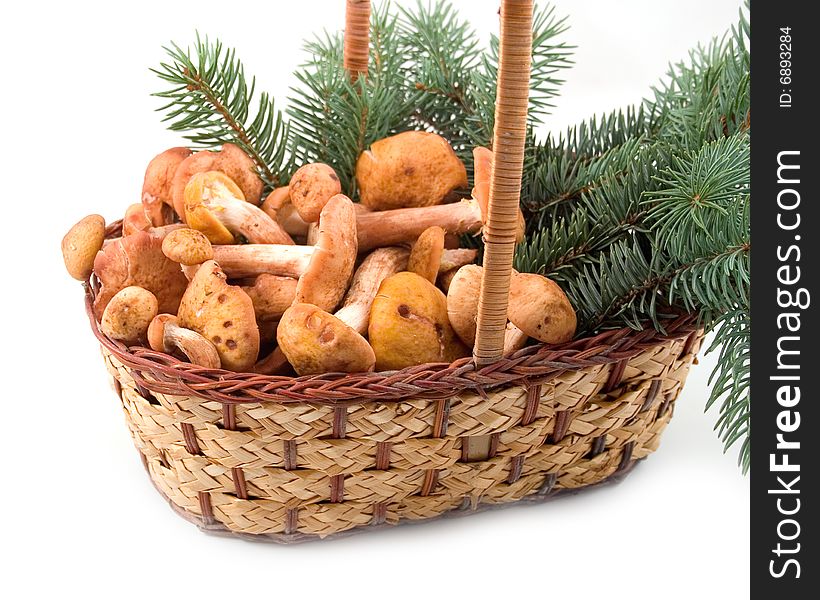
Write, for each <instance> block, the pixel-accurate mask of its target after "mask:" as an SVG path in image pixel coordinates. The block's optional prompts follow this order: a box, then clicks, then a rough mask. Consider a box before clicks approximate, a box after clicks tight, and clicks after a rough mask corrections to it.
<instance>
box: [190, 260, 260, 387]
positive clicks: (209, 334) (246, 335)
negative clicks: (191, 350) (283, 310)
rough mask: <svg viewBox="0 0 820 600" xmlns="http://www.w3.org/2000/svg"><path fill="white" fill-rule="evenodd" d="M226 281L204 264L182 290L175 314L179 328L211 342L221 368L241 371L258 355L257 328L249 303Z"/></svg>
mask: <svg viewBox="0 0 820 600" xmlns="http://www.w3.org/2000/svg"><path fill="white" fill-rule="evenodd" d="M227 279H228V278H227V277H226V276H225V273H223V272H222V269H220V268H219V265H218V264H217V263H216V262H214V261H212V260H209V261H206V262H204V263H203V264H202V266H200V268H199V270H198V271H197V272H196V274H195V275H194V277H193V279H191V283H190V285H188V289H187V290H185V295H184V296H183V297H182V301H181V302H180V304H179V312H178V313H177V315H178V317H179V325H180V326H181V327H185V328H186V329H192V330H193V331H196V332H197V333H199V334H201V335H202V336H203V337H205V338H206V339H207V340H209V341H210V342H212V343H213V345H214V346H215V347H216V351H217V353H218V354H219V358H220V360H221V362H222V366H223V367H224V368H225V369H230V370H231V371H245V370H248V369H250V368H251V367H252V366H253V364H254V362H256V358H257V355H258V354H259V328H258V327H257V326H256V317H255V314H254V310H253V302H251V299H250V298H249V297H248V295H247V294H246V293H245V292H244V291H242V288H240V287H238V286H234V285H228V281H227Z"/></svg>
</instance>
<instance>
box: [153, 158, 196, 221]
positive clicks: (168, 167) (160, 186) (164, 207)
mask: <svg viewBox="0 0 820 600" xmlns="http://www.w3.org/2000/svg"><path fill="white" fill-rule="evenodd" d="M190 155H191V151H190V150H189V149H188V148H169V149H168V150H166V151H165V152H162V153H160V154H157V155H156V156H155V157H154V158H153V159H151V162H149V163H148V167H147V168H146V169H145V179H144V180H143V182H142V204H143V206H144V207H145V214H146V216H147V217H148V219H149V220H150V221H151V225H152V226H154V227H160V226H161V225H165V224H166V223H168V222H170V219H169V216H170V215H169V214H168V213H169V212H171V211H172V210H173V208H174V201H173V198H172V195H171V185H172V183H173V181H174V174H176V171H177V168H178V167H179V165H180V164H182V161H183V160H185V159H186V158H188V157H189V156H190Z"/></svg>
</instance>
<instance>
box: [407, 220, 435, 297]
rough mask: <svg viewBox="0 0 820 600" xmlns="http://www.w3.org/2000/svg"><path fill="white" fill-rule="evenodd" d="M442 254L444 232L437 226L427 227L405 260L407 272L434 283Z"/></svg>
mask: <svg viewBox="0 0 820 600" xmlns="http://www.w3.org/2000/svg"><path fill="white" fill-rule="evenodd" d="M443 253H444V230H443V229H442V228H441V227H439V226H438V225H434V226H433V227H428V228H427V229H425V230H424V231H423V232H422V234H421V235H420V236H419V238H418V239H417V240H416V242H415V243H414V244H413V249H412V250H411V251H410V258H409V259H408V260H407V270H408V271H411V272H412V273H416V274H417V275H421V276H422V277H424V278H425V279H426V280H427V281H429V282H430V283H435V282H436V277H438V270H439V267H441V256H442V254H443Z"/></svg>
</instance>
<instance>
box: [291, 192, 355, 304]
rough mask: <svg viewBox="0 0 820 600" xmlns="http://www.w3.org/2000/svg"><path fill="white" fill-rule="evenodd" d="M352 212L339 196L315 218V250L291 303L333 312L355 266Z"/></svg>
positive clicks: (348, 199)
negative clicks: (317, 228)
mask: <svg viewBox="0 0 820 600" xmlns="http://www.w3.org/2000/svg"><path fill="white" fill-rule="evenodd" d="M357 251H358V244H357V240H356V211H355V209H354V208H353V202H351V201H350V198H348V197H347V196H345V195H343V194H337V195H335V196H333V198H331V199H330V200H329V201H328V203H327V205H325V207H324V208H323V209H322V214H321V215H320V216H319V232H318V238H317V241H316V246H315V251H314V252H313V254H312V255H311V257H310V263H309V264H308V267H307V270H306V271H305V272H304V274H303V275H302V276H301V277H300V278H299V283H298V285H297V286H296V298H295V299H294V302H296V303H303V304H315V305H316V306H318V307H319V308H321V309H322V310H325V311H328V312H331V311H333V310H334V309H335V308H336V306H337V305H338V304H339V302H340V301H341V300H342V297H343V296H344V294H345V291H346V290H347V285H348V283H349V282H350V277H351V275H352V274H353V267H354V266H355V263H356V253H357Z"/></svg>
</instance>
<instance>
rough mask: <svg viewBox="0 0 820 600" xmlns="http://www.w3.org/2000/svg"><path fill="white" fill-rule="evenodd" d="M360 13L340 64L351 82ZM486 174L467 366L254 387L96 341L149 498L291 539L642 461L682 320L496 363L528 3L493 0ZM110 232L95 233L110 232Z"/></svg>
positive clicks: (353, 6)
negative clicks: (494, 67) (495, 43)
mask: <svg viewBox="0 0 820 600" xmlns="http://www.w3.org/2000/svg"><path fill="white" fill-rule="evenodd" d="M369 15H370V2H369V1H368V0H347V21H346V27H345V51H344V64H345V68H346V69H347V72H348V73H349V75H350V77H351V80H353V81H356V80H358V79H359V78H361V77H366V76H367V62H368V61H367V57H368V33H369ZM500 21H501V30H500V47H499V70H498V93H497V98H496V114H495V129H494V139H493V168H492V174H491V178H490V185H489V204H488V214H487V222H486V223H485V225H484V229H483V239H484V247H485V252H484V269H483V273H484V275H483V278H482V285H481V293H480V298H479V305H478V306H479V308H478V320H477V335H476V345H475V348H474V357H471V358H464V359H461V360H459V361H456V362H455V363H453V364H449V365H448V364H425V365H419V366H415V367H410V368H407V369H404V370H402V371H396V372H381V373H359V374H348V375H344V374H326V375H319V376H308V377H297V378H291V377H281V376H264V375H257V374H253V373H233V372H230V371H223V370H214V369H211V370H209V369H203V368H201V367H198V366H196V365H192V364H189V363H181V362H179V361H178V360H177V359H175V358H173V357H172V356H169V355H167V354H162V353H158V352H153V351H151V350H149V349H146V348H142V347H134V348H126V347H125V346H123V345H122V344H120V343H118V342H115V341H113V340H110V339H108V338H107V337H106V336H104V335H103V334H102V333H100V330H99V326H98V323H97V322H96V319H95V318H94V316H93V311H92V310H91V306H92V303H93V299H94V293H95V289H94V287H95V286H94V281H92V282H90V284H89V285H88V286H87V288H86V289H87V294H86V307H87V311H88V314H89V317H90V322H91V327H92V330H93V331H94V333H95V335H96V336H97V338H98V339H99V341H100V343H101V345H102V348H103V356H104V358H105V362H106V365H107V367H108V370H109V372H110V373H111V375H112V377H113V379H114V387H115V389H116V390H117V392H118V394H119V396H120V399H121V400H122V406H123V410H124V412H125V418H126V422H127V423H128V427H129V429H130V431H131V435H132V437H133V439H134V443H135V444H136V446H137V449H138V450H139V452H140V454H141V456H142V460H143V463H144V464H145V467H146V468H147V470H148V473H149V474H150V476H151V479H152V481H153V482H154V484H155V486H156V487H157V489H158V490H159V491H160V493H162V494H163V495H164V496H165V497H166V498H167V500H168V501H169V502H170V503H171V505H172V506H173V507H174V508H175V509H177V510H178V511H179V512H180V513H182V514H183V515H184V516H186V517H187V518H189V519H191V520H193V521H195V522H196V523H198V524H199V525H200V526H201V527H203V528H204V529H207V530H211V531H220V532H227V533H231V534H236V535H242V536H248V537H250V538H252V539H260V540H273V541H297V540H303V539H312V538H316V537H326V536H328V535H335V534H340V533H342V532H347V531H355V530H361V529H363V528H367V527H372V526H380V525H385V524H396V523H401V522H407V521H417V520H423V519H430V518H434V517H438V516H441V515H444V514H453V513H454V512H457V511H462V512H465V511H467V510H471V509H472V510H475V509H477V508H479V507H484V506H492V505H499V504H504V503H510V502H516V501H523V500H540V499H544V498H548V497H550V496H552V495H554V494H558V493H561V492H565V491H570V490H578V489H580V488H584V487H587V486H590V485H594V484H597V483H601V482H603V481H606V480H608V479H611V478H613V477H616V476H618V475H619V474H624V473H626V472H628V470H629V469H630V468H631V467H632V465H633V464H634V463H635V462H636V461H638V460H640V459H642V458H644V457H645V456H647V455H648V454H649V453H651V452H653V451H654V450H655V449H656V448H657V447H658V441H659V436H660V434H661V432H662V431H663V429H664V428H665V427H666V424H667V423H668V422H669V419H670V418H671V416H672V409H673V405H674V401H675V399H676V398H677V396H678V394H679V393H680V391H681V387H682V385H683V382H684V380H685V378H686V374H687V372H688V369H689V365H690V364H691V362H692V360H693V358H694V356H695V354H696V352H697V350H698V347H699V345H700V341H701V332H699V331H698V330H697V329H696V328H695V327H694V326H693V325H692V319H691V318H689V317H687V316H682V317H680V318H678V319H677V320H674V321H670V322H668V323H666V324H665V331H666V333H665V334H660V333H658V332H657V331H655V330H654V329H651V328H650V329H647V330H644V331H634V330H630V329H621V330H613V331H606V332H604V333H601V334H599V335H596V336H594V337H589V338H585V339H581V340H576V341H573V342H570V343H567V344H563V345H560V346H553V347H546V346H544V345H535V346H530V347H528V348H524V349H523V350H520V351H518V352H516V353H515V354H513V355H511V356H508V357H503V358H502V356H501V354H502V347H503V341H504V331H505V326H506V322H507V299H508V292H509V286H510V278H511V272H512V271H511V270H512V260H513V253H514V249H515V241H516V230H517V225H518V219H517V215H518V205H519V195H520V187H521V174H522V169H523V156H524V143H525V138H526V132H527V110H528V100H527V98H528V92H529V71H530V55H531V46H532V0H502V8H501V13H500ZM116 229H117V224H114V225H113V226H111V227H110V228H109V233H110V234H111V235H116V233H117V231H116Z"/></svg>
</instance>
